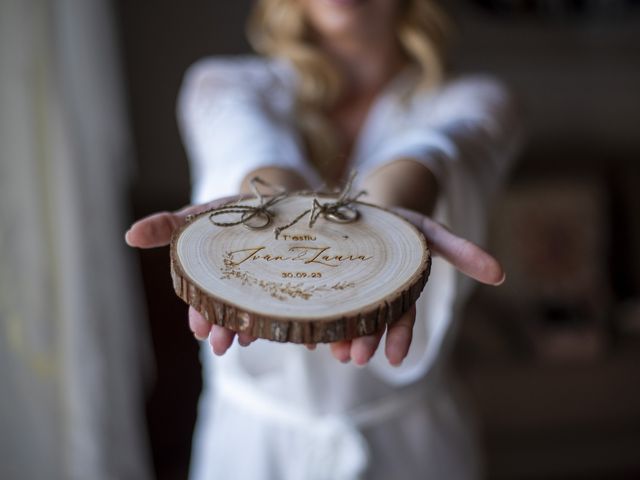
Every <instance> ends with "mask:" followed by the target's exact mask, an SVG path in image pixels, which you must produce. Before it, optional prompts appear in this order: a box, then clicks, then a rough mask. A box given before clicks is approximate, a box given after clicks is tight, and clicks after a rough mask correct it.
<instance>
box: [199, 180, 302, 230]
mask: <svg viewBox="0 0 640 480" xmlns="http://www.w3.org/2000/svg"><path fill="white" fill-rule="evenodd" d="M258 185H262V186H264V187H267V188H271V189H273V190H277V193H276V194H275V195H274V196H272V197H270V198H269V200H267V201H265V197H264V196H263V195H262V194H261V193H260V190H258ZM249 186H250V188H251V191H252V192H253V194H254V195H255V196H256V197H257V199H258V201H259V204H258V205H238V204H231V205H223V206H222V207H218V208H214V209H213V210H211V211H210V213H209V220H210V221H211V223H213V224H214V225H217V226H218V227H233V226H235V225H240V224H243V225H245V226H247V227H249V228H256V227H252V226H251V225H250V224H249V223H248V222H249V221H250V220H251V219H252V218H256V217H260V216H263V217H265V218H266V219H267V221H266V223H265V224H264V225H263V226H262V227H257V228H263V227H266V226H267V225H269V224H270V223H271V219H272V218H273V217H274V216H275V214H274V213H273V211H271V210H270V207H273V206H274V205H275V204H277V203H278V202H280V201H281V200H282V199H284V198H286V197H287V196H288V195H289V194H288V193H287V192H286V191H285V190H284V189H282V188H280V187H274V186H273V185H271V184H270V183H268V182H265V181H264V180H262V179H261V178H260V177H254V178H252V179H251V181H250V182H249ZM227 213H240V214H241V215H240V220H238V221H235V222H218V221H216V220H214V219H213V217H215V216H217V215H224V214H227Z"/></svg>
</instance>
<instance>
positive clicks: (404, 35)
mask: <svg viewBox="0 0 640 480" xmlns="http://www.w3.org/2000/svg"><path fill="white" fill-rule="evenodd" d="M401 8H402V11H401V14H400V15H399V18H398V24H397V27H396V31H397V36H398V40H399V43H400V45H401V47H402V49H403V53H404V54H405V56H406V57H407V59H408V60H409V61H410V62H411V63H413V64H414V65H415V66H416V67H417V68H418V70H419V76H418V81H417V83H416V90H419V89H428V88H433V87H435V86H437V85H439V84H440V83H441V82H442V80H443V79H444V71H445V68H444V51H445V47H446V44H447V38H448V32H449V30H450V24H449V21H448V18H447V17H446V15H445V14H444V12H443V11H442V10H441V9H440V7H439V6H438V5H437V4H436V3H435V1H434V0H404V2H403V6H402V7H401ZM247 33H248V37H249V42H250V43H251V45H252V46H253V48H254V49H255V50H256V51H257V52H258V53H261V54H263V55H266V56H269V57H275V58H286V59H288V60H289V62H291V64H292V65H293V67H294V68H295V70H296V72H297V74H298V83H297V85H296V92H295V116H296V120H297V122H298V128H299V130H300V133H301V135H302V138H303V140H304V142H305V146H306V148H307V154H308V156H309V158H310V160H311V161H312V162H313V163H314V164H315V165H316V167H317V168H318V169H319V170H320V171H321V172H322V171H324V170H326V167H327V165H328V164H329V162H331V161H332V160H335V159H337V158H338V157H339V154H340V147H339V142H338V139H337V136H336V132H335V130H334V129H333V127H332V125H331V123H330V122H329V121H328V119H327V116H326V113H327V111H328V110H329V109H330V108H331V107H332V106H334V105H335V104H336V102H337V101H338V100H339V99H340V96H341V94H342V91H343V84H342V79H341V78H340V75H339V73H338V71H337V70H336V68H335V67H334V66H333V64H332V63H331V62H330V61H329V59H328V58H327V57H326V56H325V55H324V54H323V52H322V51H321V50H320V49H319V48H318V47H317V46H316V45H314V44H313V42H312V41H311V32H310V28H309V27H308V25H307V23H306V21H305V18H304V14H303V12H302V7H301V5H300V1H299V0H258V1H257V4H256V6H255V7H254V10H253V12H252V14H251V16H250V17H249V23H248V28H247Z"/></svg>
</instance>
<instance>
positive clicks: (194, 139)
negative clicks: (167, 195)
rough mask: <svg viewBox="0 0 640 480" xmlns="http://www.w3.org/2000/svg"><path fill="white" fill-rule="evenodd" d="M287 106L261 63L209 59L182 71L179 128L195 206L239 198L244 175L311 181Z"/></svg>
mask: <svg viewBox="0 0 640 480" xmlns="http://www.w3.org/2000/svg"><path fill="white" fill-rule="evenodd" d="M288 101H289V95H288V93H287V89H286V88H284V86H283V85H282V84H281V83H280V80H279V79H278V76H277V74H276V73H274V71H273V69H272V68H271V67H270V66H269V65H267V64H266V63H265V61H264V60H258V59H252V60H246V59H244V60H238V59H233V60H221V59H209V60H204V61H200V62H198V63H196V64H195V65H194V66H193V67H191V68H190V69H189V70H188V71H187V73H186V75H185V79H184V82H183V86H182V88H181V92H180V95H179V99H178V123H179V126H180V130H181V133H182V137H183V141H184V145H185V148H186V150H187V154H188V156H189V159H190V163H191V169H192V172H191V175H192V179H193V195H192V197H193V201H194V202H196V203H201V202H204V201H209V200H211V199H213V198H217V197H221V196H226V195H231V194H235V193H238V190H239V187H240V184H241V182H242V180H243V179H244V178H245V176H246V175H247V174H249V173H250V172H252V171H254V170H256V169H258V168H262V167H268V166H277V167H282V168H289V169H294V170H296V171H297V172H298V173H300V174H301V175H302V176H303V177H305V178H307V180H308V181H309V180H310V176H311V175H312V172H311V169H310V168H309V167H308V165H307V164H306V162H305V161H304V159H303V154H302V149H301V147H300V144H299V140H298V138H297V136H296V135H295V129H294V128H292V125H291V122H292V120H291V118H290V114H289V113H288V112H290V108H288V106H287V102H288Z"/></svg>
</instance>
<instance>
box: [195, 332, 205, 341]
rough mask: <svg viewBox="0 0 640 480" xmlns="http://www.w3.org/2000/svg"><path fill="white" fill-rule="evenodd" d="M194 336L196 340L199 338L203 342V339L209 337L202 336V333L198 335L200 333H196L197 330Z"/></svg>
mask: <svg viewBox="0 0 640 480" xmlns="http://www.w3.org/2000/svg"><path fill="white" fill-rule="evenodd" d="M193 337H194V338H195V339H196V340H199V341H201V342H202V341H204V340H206V339H207V338H209V337H208V336H206V337H201V336H200V335H198V334H197V333H195V332H194V333H193Z"/></svg>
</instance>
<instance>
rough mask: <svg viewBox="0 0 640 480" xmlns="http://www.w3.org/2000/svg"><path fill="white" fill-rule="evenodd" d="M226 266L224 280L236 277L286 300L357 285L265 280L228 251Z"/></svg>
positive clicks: (242, 281) (223, 274)
mask: <svg viewBox="0 0 640 480" xmlns="http://www.w3.org/2000/svg"><path fill="white" fill-rule="evenodd" d="M223 261H224V266H223V267H221V268H220V270H221V272H222V277H220V278H221V279H222V280H227V279H236V280H239V281H240V282H241V284H242V285H243V286H244V285H252V286H257V287H259V288H261V289H262V290H264V291H265V292H267V293H268V294H269V295H270V296H272V297H273V298H275V299H277V300H280V301H286V300H288V299H290V298H301V299H303V300H309V299H310V298H311V297H312V296H313V295H314V294H316V293H326V292H336V291H342V290H347V289H349V288H353V287H355V283H354V282H338V283H335V284H333V285H327V284H326V283H325V284H322V285H309V286H305V285H304V282H297V283H292V282H275V281H272V280H263V279H260V278H258V277H256V276H255V275H253V274H251V273H249V272H247V271H245V270H242V269H240V267H239V265H238V264H237V263H236V262H234V261H233V259H232V254H231V253H230V252H228V253H226V254H225V256H224V259H223Z"/></svg>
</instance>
